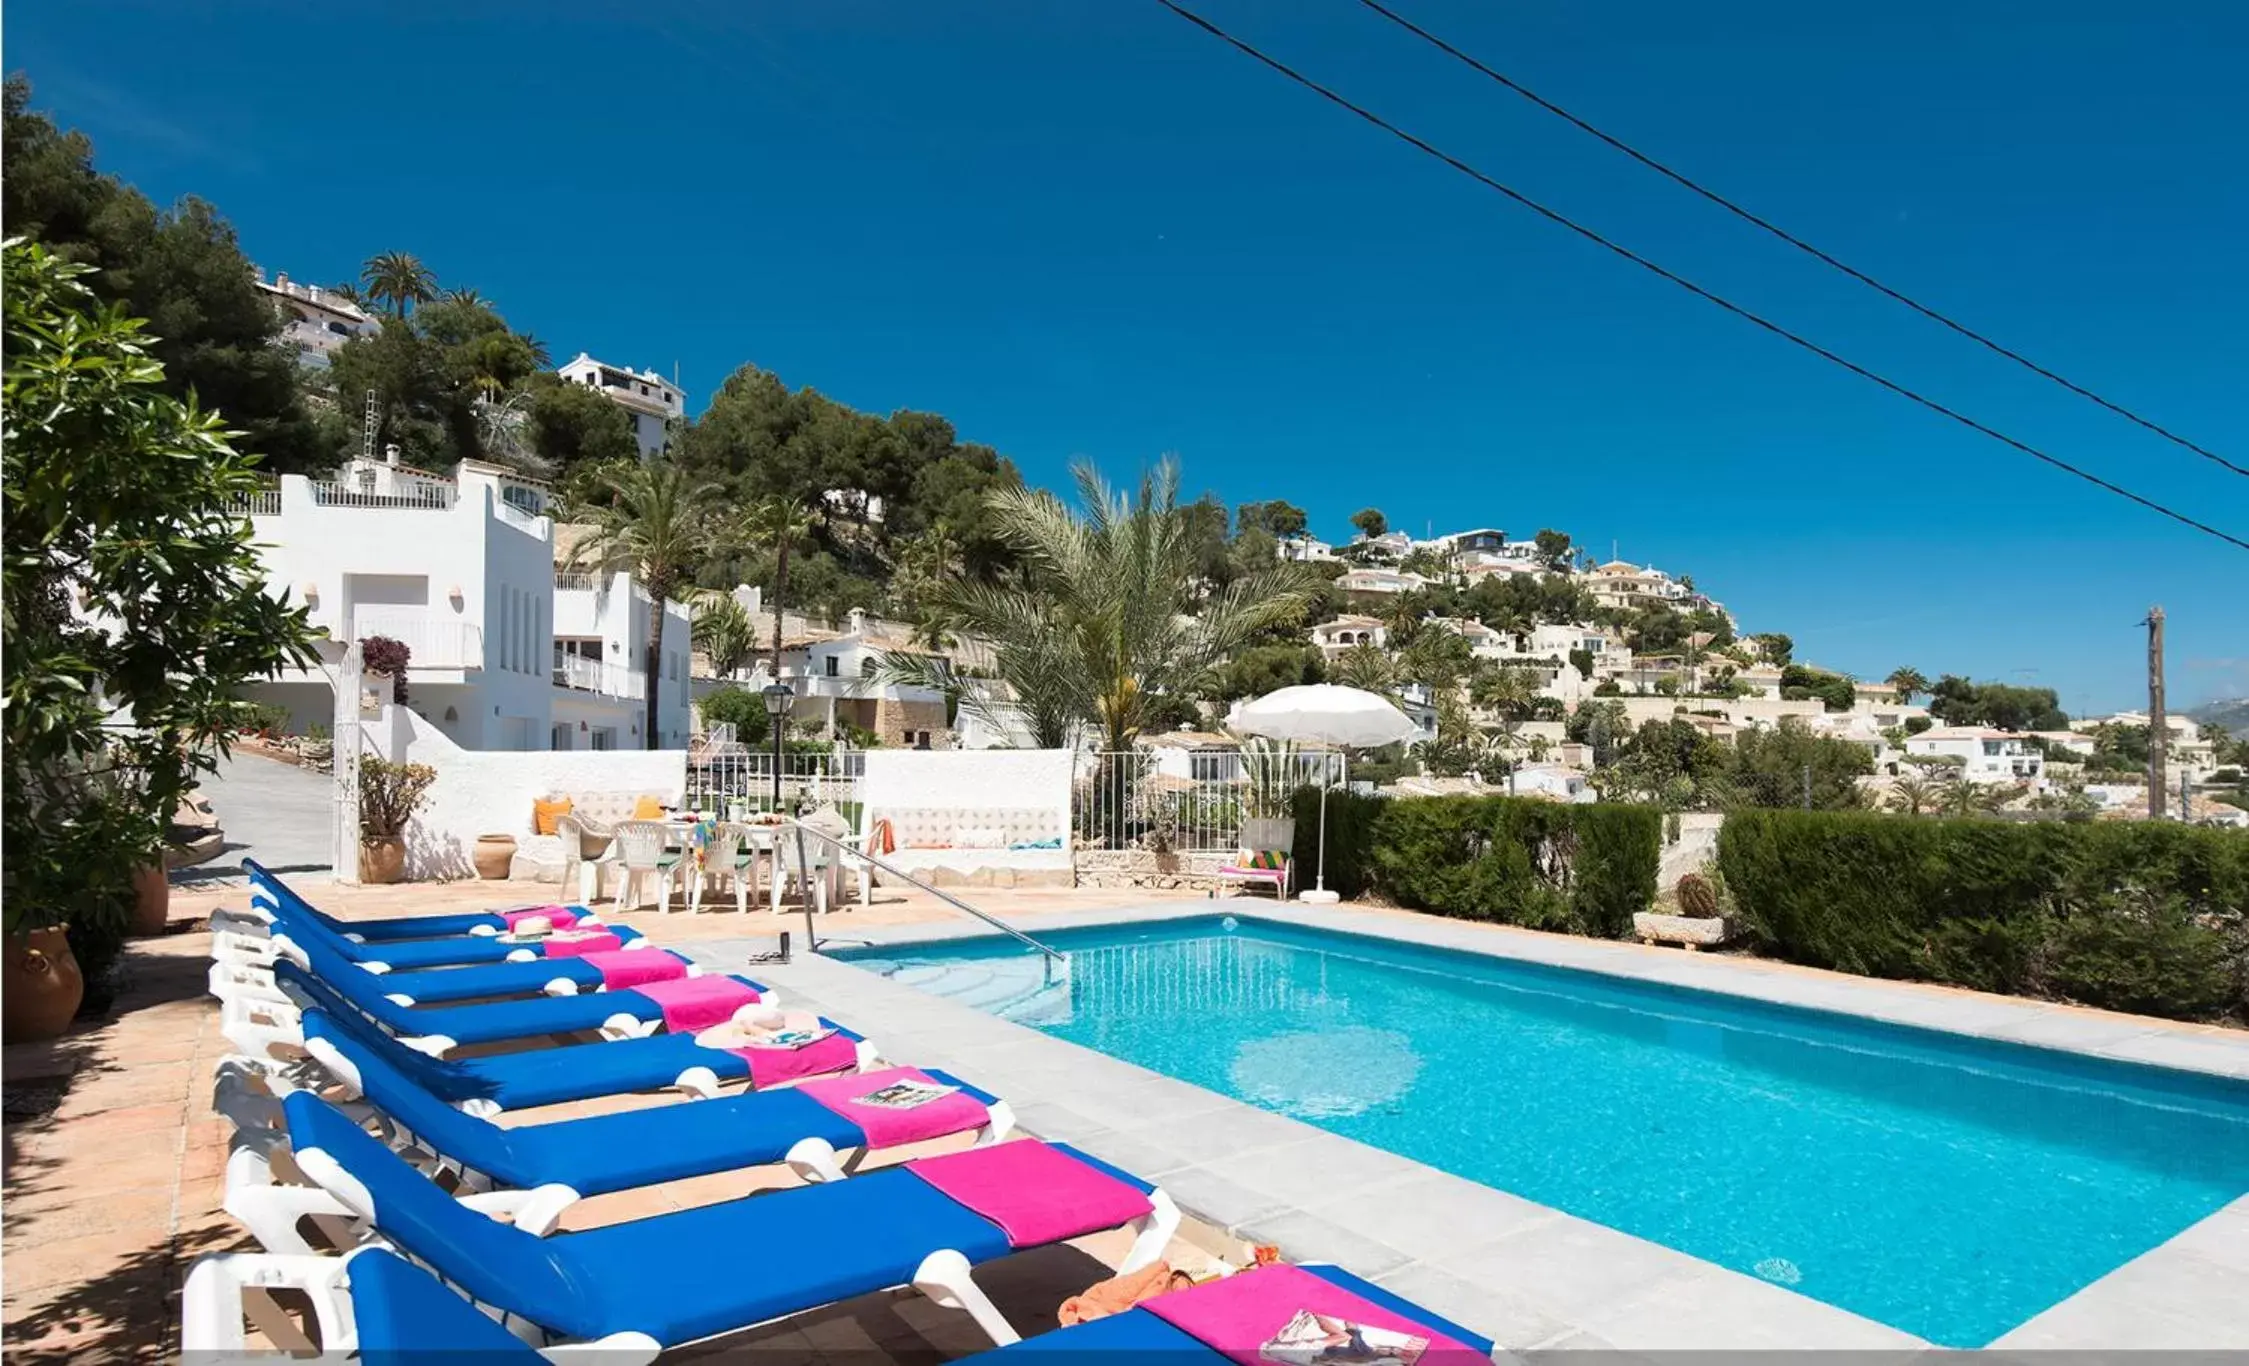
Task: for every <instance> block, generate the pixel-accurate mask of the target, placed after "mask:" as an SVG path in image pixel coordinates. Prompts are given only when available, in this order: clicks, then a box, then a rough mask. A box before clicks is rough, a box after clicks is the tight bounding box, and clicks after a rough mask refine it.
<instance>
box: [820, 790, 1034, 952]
mask: <svg viewBox="0 0 2249 1366" xmlns="http://www.w3.org/2000/svg"><path fill="white" fill-rule="evenodd" d="M788 824H789V825H790V826H791V827H793V828H794V829H795V831H796V836H797V866H798V867H799V868H804V867H809V866H810V862H811V861H810V859H809V858H807V856H806V854H805V848H804V839H805V836H807V835H810V836H811V837H812V838H814V839H817V840H825V841H826V842H827V843H828V844H830V845H832V846H834V848H835V850H836V852H838V853H840V854H848V855H849V856H851V857H852V858H855V859H859V860H861V861H863V862H865V863H866V864H868V865H869V866H870V867H874V868H880V869H881V870H882V871H884V872H886V873H888V874H890V875H891V876H892V877H894V878H897V879H898V880H900V881H901V882H907V883H911V884H912V885H914V886H916V887H919V888H921V889H922V890H923V891H925V892H927V893H929V894H930V895H931V896H933V897H936V898H937V899H938V900H939V901H942V902H944V903H945V904H946V905H948V906H951V907H952V908H953V909H955V910H960V911H966V912H968V913H969V914H970V915H972V916H975V917H976V918H977V919H978V920H981V921H983V922H984V923H985V924H987V925H989V926H991V927H992V928H993V929H995V930H998V931H999V932H1000V933H1002V934H1005V935H1007V936H1009V937H1010V938H1012V939H1014V940H1016V941H1017V942H1019V943H1022V944H1026V945H1028V946H1030V947H1031V948H1033V949H1036V950H1038V951H1039V952H1040V953H1041V954H1043V955H1045V964H1044V971H1045V975H1046V980H1047V981H1048V982H1049V983H1052V982H1053V980H1054V965H1055V964H1057V963H1060V964H1062V965H1063V966H1064V967H1065V968H1067V967H1068V966H1069V962H1070V956H1069V955H1068V954H1066V953H1064V952H1062V951H1061V950H1060V949H1057V948H1053V947H1051V946H1049V945H1046V944H1042V943H1040V942H1039V941H1038V940H1036V939H1033V938H1032V937H1031V936H1029V935H1027V934H1025V933H1023V931H1021V930H1019V929H1017V928H1015V927H1014V926H1013V925H1010V924H1008V923H1007V922H1006V921H1004V920H1002V919H1000V918H999V917H998V916H996V915H992V914H990V913H989V912H986V911H980V910H978V909H976V908H975V907H974V906H971V905H969V904H968V903H967V902H965V901H963V900H961V899H960V898H959V897H957V896H954V895H953V894H952V893H951V892H948V891H946V890H945V889H943V888H942V887H937V886H934V885H932V884H930V883H929V882H926V881H924V880H923V879H921V878H918V877H916V876H914V875H913V874H912V873H909V872H907V871H906V870H905V869H903V868H900V867H899V866H897V865H896V864H894V863H889V862H886V861H885V860H883V859H882V858H881V857H880V856H878V855H876V854H874V853H872V852H870V851H868V850H865V849H857V848H853V847H852V845H851V842H850V841H848V840H846V839H844V838H842V837H841V836H839V835H835V834H832V833H830V832H829V831H826V830H822V829H819V828H817V827H815V826H810V825H806V824H805V823H804V822H803V821H801V820H792V821H790V822H789V823H788ZM804 881H805V883H806V887H805V901H804V937H805V939H806V941H807V942H808V943H809V945H810V946H811V949H812V951H813V952H814V953H818V952H819V951H820V940H819V937H818V935H817V934H816V933H815V931H814V930H813V925H812V889H811V886H810V882H811V879H810V878H806V879H804Z"/></svg>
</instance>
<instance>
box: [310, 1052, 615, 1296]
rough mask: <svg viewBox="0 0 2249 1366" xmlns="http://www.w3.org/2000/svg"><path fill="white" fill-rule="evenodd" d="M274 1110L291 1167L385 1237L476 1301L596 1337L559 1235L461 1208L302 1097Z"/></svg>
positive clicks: (589, 1290)
mask: <svg viewBox="0 0 2249 1366" xmlns="http://www.w3.org/2000/svg"><path fill="white" fill-rule="evenodd" d="M281 1105H282V1110H283V1113H284V1114H285V1115H286V1116H287V1119H288V1122H289V1147H290V1150H291V1152H292V1153H293V1154H294V1155H295V1158H296V1162H297V1165H298V1166H299V1167H300V1168H303V1169H304V1172H305V1174H306V1175H307V1176H310V1177H312V1178H313V1179H314V1180H315V1181H318V1182H320V1184H321V1185H322V1186H325V1187H327V1188H328V1193H329V1194H331V1195H333V1196H335V1197H336V1198H337V1199H339V1200H341V1201H343V1202H344V1203H345V1204H346V1205H348V1206H350V1207H351V1208H352V1210H353V1211H354V1212H355V1213H357V1214H358V1215H360V1217H362V1218H364V1219H366V1220H368V1221H369V1222H371V1223H372V1224H374V1226H375V1231H376V1232H377V1233H379V1234H381V1235H382V1236H383V1237H384V1238H385V1239H387V1240H389V1241H390V1242H392V1243H395V1244H396V1245H397V1246H398V1247H399V1248H401V1249H402V1250H404V1251H405V1252H406V1253H407V1254H408V1255H410V1256H412V1257H414V1258H415V1259H416V1260H418V1261H422V1262H426V1263H428V1264H429V1265H430V1266H431V1267H433V1268H435V1269H436V1270H437V1271H438V1273H439V1274H441V1275H443V1276H444V1277H445V1279H447V1280H449V1281H451V1282H453V1283H454V1284H455V1285H458V1286H460V1287H461V1288H462V1289H464V1290H466V1291H467V1292H468V1293H469V1295H470V1296H471V1297H472V1298H474V1299H476V1300H478V1301H480V1302H482V1303H485V1304H490V1305H496V1306H498V1307H500V1308H502V1309H505V1310H507V1311H509V1312H510V1313H513V1314H518V1315H521V1316H522V1317H524V1318H527V1319H529V1320H530V1321H531V1322H533V1323H536V1324H538V1325H540V1326H541V1327H544V1328H549V1329H555V1330H559V1331H561V1332H564V1333H568V1334H573V1335H576V1336H580V1337H598V1336H600V1335H601V1332H602V1328H601V1321H600V1318H599V1314H600V1312H601V1310H600V1306H601V1301H600V1287H599V1286H597V1285H596V1284H594V1283H592V1278H591V1277H587V1276H584V1275H575V1276H574V1275H573V1274H572V1270H573V1268H572V1267H571V1266H570V1258H569V1255H568V1252H567V1246H568V1243H569V1237H568V1235H563V1236H562V1237H560V1238H539V1237H535V1236H533V1235H531V1234H529V1233H526V1232H524V1231H523V1230H521V1229H519V1228H516V1227H515V1226H514V1225H512V1224H503V1223H501V1222H499V1221H498V1220H496V1219H494V1218H492V1217H491V1216H490V1215H487V1214H481V1213H479V1212H477V1211H476V1210H473V1209H470V1208H469V1207H468V1206H466V1205H463V1204H462V1203H460V1202H459V1201H458V1200H456V1199H454V1198H453V1197H452V1196H450V1195H448V1194H446V1193H445V1192H444V1191H443V1190H441V1189H439V1188H438V1186H437V1184H436V1183H435V1182H433V1181H431V1180H430V1179H429V1178H428V1177H426V1176H424V1175H422V1174H421V1173H420V1172H418V1171H416V1170H414V1169H413V1168H412V1167H411V1166H408V1165H407V1163H406V1160H405V1159H404V1158H402V1157H400V1156H399V1155H398V1154H397V1153H394V1152H392V1151H391V1150H390V1149H388V1148H386V1147H384V1146H383V1145H382V1144H381V1143H380V1142H379V1141H377V1140H376V1139H375V1138H374V1137H373V1136H372V1135H370V1134H368V1133H367V1131H366V1130H364V1129H361V1128H360V1127H359V1126H358V1125H356V1124H354V1123H352V1122H351V1120H350V1119H348V1118H346V1117H345V1116H344V1114H343V1112H341V1111H339V1110H338V1109H336V1107H335V1106H333V1105H330V1104H329V1103H328V1102H327V1101H324V1100H322V1099H321V1098H320V1097H318V1096H316V1095H313V1094H312V1093H311V1092H309V1091H296V1092H292V1093H291V1094H290V1095H289V1096H287V1097H286V1098H284V1099H283V1100H282V1102H281Z"/></svg>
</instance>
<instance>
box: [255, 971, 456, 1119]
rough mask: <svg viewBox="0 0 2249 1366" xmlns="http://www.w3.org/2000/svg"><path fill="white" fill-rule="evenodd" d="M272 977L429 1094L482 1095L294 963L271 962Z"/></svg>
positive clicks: (446, 1096)
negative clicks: (305, 999)
mask: <svg viewBox="0 0 2249 1366" xmlns="http://www.w3.org/2000/svg"><path fill="white" fill-rule="evenodd" d="M273 980H274V981H276V982H278V983H281V984H283V985H286V986H290V987H293V988H295V989H296V990H298V991H300V992H302V993H303V994H304V995H305V996H306V997H308V998H309V999H310V1000H311V1001H312V1003H313V1004H314V1005H316V1006H318V1007H320V1008H321V1009H322V1010H325V1011H327V1012H328V1016H329V1019H330V1021H331V1022H332V1023H334V1024H335V1025H336V1026H337V1027H339V1028H341V1029H342V1030H344V1031H345V1032H346V1033H349V1034H350V1035H351V1036H352V1037H353V1038H355V1039H358V1040H359V1041H360V1042H361V1043H363V1044H365V1045H366V1046H367V1048H368V1049H369V1050H370V1051H372V1052H375V1053H378V1054H380V1055H381V1056H382V1057H384V1058H385V1059H387V1060H388V1061H389V1062H390V1063H391V1065H392V1066H394V1067H396V1068H397V1069H398V1070H399V1071H401V1072H403V1073H405V1074H406V1075H407V1076H408V1077H410V1078H412V1079H413V1080H414V1081H415V1082H416V1083H417V1084H418V1085H420V1086H421V1087H422V1089H424V1090H426V1091H428V1092H430V1093H431V1094H432V1095H435V1096H438V1097H441V1098H442V1099H445V1100H449V1101H460V1100H469V1099H471V1098H473V1097H476V1096H479V1095H482V1094H484V1091H485V1090H486V1088H483V1087H480V1086H478V1085H476V1084H475V1083H473V1082H471V1081H469V1080H468V1079H467V1078H466V1077H464V1076H463V1075H462V1072H461V1069H460V1068H458V1067H455V1066H454V1065H453V1064H451V1063H448V1062H445V1061H444V1060H442V1059H439V1058H433V1057H431V1056H430V1055H429V1054H427V1053H418V1052H416V1051H414V1050H413V1049H411V1048H408V1047H407V1046H406V1045H405V1044H402V1043H400V1042H399V1041H398V1040H396V1039H394V1038H392V1037H391V1036H390V1035H388V1034H386V1033H384V1032H383V1029H382V1026H380V1025H378V1024H376V1023H375V1022H374V1021H373V1020H370V1019H368V1018H367V1017H366V1016H365V1015H362V1014H360V1013H359V1012H358V1011H357V1010H355V1009H353V1008H352V1004H351V1002H349V1001H347V1000H345V999H344V998H343V997H342V996H340V995H338V994H337V993H336V991H335V990H334V989H333V988H332V987H330V986H329V985H328V984H327V983H326V982H323V981H321V980H320V979H319V978H318V977H315V976H314V975H312V974H311V973H309V972H306V971H304V970H303V969H302V968H300V967H298V966H297V965H296V964H294V963H291V962H288V961H287V960H283V961H281V962H277V963H275V964H274V965H273Z"/></svg>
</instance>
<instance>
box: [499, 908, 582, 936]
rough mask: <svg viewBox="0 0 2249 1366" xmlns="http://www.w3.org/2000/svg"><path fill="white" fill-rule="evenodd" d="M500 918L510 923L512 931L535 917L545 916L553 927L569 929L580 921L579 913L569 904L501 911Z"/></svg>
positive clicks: (509, 927)
mask: <svg viewBox="0 0 2249 1366" xmlns="http://www.w3.org/2000/svg"><path fill="white" fill-rule="evenodd" d="M499 917H500V919H502V920H504V921H506V922H507V924H508V929H509V931H510V932H511V933H512V932H513V931H514V929H515V927H516V926H518V925H520V924H522V923H523V922H524V921H526V920H530V919H533V918H534V917H538V918H543V919H545V921H546V922H547V924H548V926H550V927H551V928H553V929H558V930H567V929H569V928H570V927H571V926H572V925H575V924H577V923H578V913H577V912H576V911H574V910H572V909H570V908H569V907H568V906H526V907H524V908H523V909H522V910H520V911H501V912H499Z"/></svg>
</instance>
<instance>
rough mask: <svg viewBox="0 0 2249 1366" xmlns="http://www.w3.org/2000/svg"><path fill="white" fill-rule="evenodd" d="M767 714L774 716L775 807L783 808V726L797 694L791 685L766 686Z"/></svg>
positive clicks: (772, 684)
mask: <svg viewBox="0 0 2249 1366" xmlns="http://www.w3.org/2000/svg"><path fill="white" fill-rule="evenodd" d="M764 696H765V714H766V715H767V716H770V717H772V718H773V809H774V810H775V811H779V810H780V809H781V728H782V726H783V725H784V724H785V723H786V722H787V720H788V715H789V704H790V703H791V702H793V701H795V700H796V694H795V693H793V692H791V691H790V690H789V685H788V684H786V683H781V682H774V683H770V684H768V685H766V688H765V693H764Z"/></svg>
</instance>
